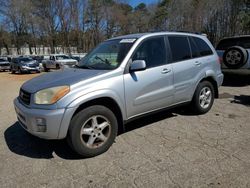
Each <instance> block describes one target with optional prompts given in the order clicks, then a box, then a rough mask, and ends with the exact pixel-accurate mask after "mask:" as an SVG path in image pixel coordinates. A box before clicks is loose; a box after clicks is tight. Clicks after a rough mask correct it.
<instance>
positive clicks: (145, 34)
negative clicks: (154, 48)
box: [108, 31, 206, 40]
mask: <svg viewBox="0 0 250 188" xmlns="http://www.w3.org/2000/svg"><path fill="white" fill-rule="evenodd" d="M161 34H162V35H166V34H177V35H196V36H197V35H199V36H206V35H204V34H198V33H191V32H183V31H178V32H172V31H164V32H151V33H135V34H129V35H122V36H118V37H114V38H110V39H108V40H114V39H125V38H126V39H138V38H141V37H143V36H147V35H148V36H154V35H156V36H157V35H161Z"/></svg>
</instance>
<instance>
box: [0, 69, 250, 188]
mask: <svg viewBox="0 0 250 188" xmlns="http://www.w3.org/2000/svg"><path fill="white" fill-rule="evenodd" d="M43 74H45V73H43ZM38 75H39V74H27V75H12V74H10V73H8V72H0V140H1V141H0V160H1V162H0V187H25V188H27V187H37V188H38V187H60V188H61V187H108V188H110V187H119V188H122V187H143V188H144V187H145V188H146V187H149V188H152V187H155V188H156V187H157V188H158V187H164V188H168V187H225V188H228V187H237V188H238V187H250V178H249V177H250V75H226V78H225V82H224V86H223V87H221V88H220V99H216V100H215V103H214V106H213V108H212V109H211V111H210V112H209V113H207V114H205V115H201V116H195V115H192V114H190V113H188V112H185V111H183V110H182V108H179V109H174V110H169V111H164V112H161V113H158V114H155V115H151V116H150V117H146V118H142V119H139V120H136V121H133V122H131V123H129V124H128V125H127V126H126V132H125V133H123V134H121V135H119V136H118V137H117V139H116V142H115V143H114V144H113V146H112V147H111V148H110V149H109V150H108V151H107V152H106V153H104V154H102V155H100V156H97V157H95V158H90V159H81V158H79V156H77V155H76V154H74V153H73V152H72V151H71V150H70V148H69V147H68V146H67V144H66V142H65V141H64V140H61V141H46V140H42V139H39V138H36V137H33V136H31V135H29V134H28V133H26V132H25V130H23V129H22V128H21V127H20V126H19V124H18V123H17V118H16V115H15V112H14V107H13V99H14V98H15V97H16V96H17V95H18V92H19V88H20V86H21V85H22V83H24V82H25V81H26V80H28V79H31V78H33V77H35V76H38Z"/></svg>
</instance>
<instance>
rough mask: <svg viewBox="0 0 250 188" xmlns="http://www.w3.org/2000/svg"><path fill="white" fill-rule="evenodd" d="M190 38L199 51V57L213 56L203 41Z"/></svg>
mask: <svg viewBox="0 0 250 188" xmlns="http://www.w3.org/2000/svg"><path fill="white" fill-rule="evenodd" d="M192 38H193V40H194V42H195V44H196V46H197V47H198V49H199V52H200V56H207V55H212V54H213V51H212V50H211V48H210V47H209V46H208V44H207V43H206V42H205V41H204V40H202V39H200V38H197V37H192Z"/></svg>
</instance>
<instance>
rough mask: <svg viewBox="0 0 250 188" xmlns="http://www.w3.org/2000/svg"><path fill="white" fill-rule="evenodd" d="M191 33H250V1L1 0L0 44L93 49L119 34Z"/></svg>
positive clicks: (52, 49) (218, 36) (216, 36)
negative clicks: (133, 5) (132, 3)
mask: <svg viewBox="0 0 250 188" xmlns="http://www.w3.org/2000/svg"><path fill="white" fill-rule="evenodd" d="M154 31H189V32H201V33H206V34H207V36H208V38H209V39H210V41H211V42H212V43H213V44H216V43H217V42H218V40H219V39H221V38H223V37H227V36H234V35H243V34H250V0H219V1H218V0H209V1H207V0H159V1H158V2H156V3H153V4H149V5H146V4H144V3H140V4H138V5H137V6H135V7H132V6H131V5H129V3H128V2H127V1H124V0H123V1H122V0H43V1H41V0H0V48H4V49H5V51H6V52H7V53H10V50H9V49H10V48H11V47H15V48H16V49H17V52H18V53H19V54H20V53H21V51H20V49H21V47H22V46H24V45H26V46H28V47H29V51H30V54H36V53H37V52H36V47H38V46H47V47H49V48H50V52H51V53H54V52H55V47H57V46H61V47H62V48H65V49H67V50H68V51H67V53H70V48H69V47H72V46H74V47H76V48H77V51H78V52H88V51H89V50H90V49H92V48H93V47H94V46H96V45H97V44H98V43H99V42H101V41H103V40H105V39H107V38H110V37H114V36H118V35H124V34H130V33H141V32H154Z"/></svg>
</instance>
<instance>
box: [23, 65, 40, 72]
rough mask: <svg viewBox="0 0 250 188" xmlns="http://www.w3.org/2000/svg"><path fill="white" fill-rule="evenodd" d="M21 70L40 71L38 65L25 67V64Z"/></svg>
mask: <svg viewBox="0 0 250 188" xmlns="http://www.w3.org/2000/svg"><path fill="white" fill-rule="evenodd" d="M21 70H22V71H26V72H32V71H34V72H38V71H41V69H40V67H39V66H38V67H26V66H25V67H21Z"/></svg>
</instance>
